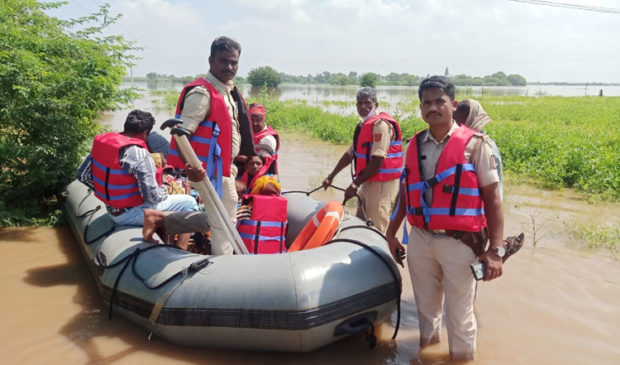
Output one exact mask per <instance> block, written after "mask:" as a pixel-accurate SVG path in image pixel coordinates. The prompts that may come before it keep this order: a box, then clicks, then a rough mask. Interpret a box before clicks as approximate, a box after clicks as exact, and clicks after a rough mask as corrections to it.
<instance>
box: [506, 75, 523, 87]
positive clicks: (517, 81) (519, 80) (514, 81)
mask: <svg viewBox="0 0 620 365" xmlns="http://www.w3.org/2000/svg"><path fill="white" fill-rule="evenodd" d="M506 78H507V79H508V81H510V84H511V85H512V86H526V85H527V80H525V77H523V76H521V75H518V74H511V75H508V76H506Z"/></svg>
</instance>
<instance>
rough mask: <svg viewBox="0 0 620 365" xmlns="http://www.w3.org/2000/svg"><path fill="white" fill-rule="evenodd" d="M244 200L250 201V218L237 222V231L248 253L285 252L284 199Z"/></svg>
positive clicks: (254, 196) (247, 197)
mask: <svg viewBox="0 0 620 365" xmlns="http://www.w3.org/2000/svg"><path fill="white" fill-rule="evenodd" d="M244 199H251V200H252V217H251V219H244V220H241V221H239V222H237V230H238V231H239V235H240V236H241V239H242V240H243V243H245V246H246V247H247V248H248V252H250V253H254V254H260V253H282V252H286V242H285V236H284V235H285V233H286V204H287V202H286V198H283V197H281V196H270V195H249V196H248V195H246V196H245V197H244Z"/></svg>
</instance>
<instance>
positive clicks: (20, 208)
mask: <svg viewBox="0 0 620 365" xmlns="http://www.w3.org/2000/svg"><path fill="white" fill-rule="evenodd" d="M61 5H62V3H43V2H40V1H36V0H3V1H2V2H0V166H2V168H1V169H0V215H1V217H0V218H1V219H0V225H3V226H4V225H13V224H21V223H24V224H32V223H33V222H36V221H35V220H34V219H37V218H43V217H46V216H47V214H48V213H49V212H48V211H46V209H47V208H48V202H49V198H52V197H54V196H55V195H56V194H57V193H58V192H59V191H60V190H61V189H62V188H63V187H64V186H65V185H66V184H67V183H68V182H69V181H71V180H73V179H74V178H75V172H76V168H77V166H78V164H79V162H80V161H81V159H82V157H83V156H84V155H85V153H86V152H87V150H88V148H89V147H90V144H91V143H92V137H93V136H94V135H95V134H96V133H97V132H98V131H99V128H100V127H99V124H98V123H96V122H95V120H96V118H98V117H99V116H100V114H101V112H103V111H105V110H113V109H115V108H116V107H117V106H118V105H119V103H121V102H127V101H129V100H130V98H131V97H132V96H133V95H134V93H133V91H132V90H126V89H125V90H123V89H121V88H120V85H121V83H122V79H123V76H124V74H125V70H126V67H127V66H128V65H129V64H130V63H131V60H132V59H133V57H132V56H131V55H129V54H128V51H130V50H131V49H133V48H132V45H131V44H130V43H128V42H126V41H125V40H124V39H123V38H122V37H119V36H103V35H102V31H103V29H104V28H105V27H106V26H107V25H109V24H111V23H113V22H114V21H116V20H117V19H118V17H119V16H116V17H114V16H110V14H109V13H108V6H107V5H104V6H102V7H101V8H100V10H99V12H98V13H96V14H91V15H90V16H85V17H82V18H79V19H74V20H70V21H65V20H60V19H58V18H55V17H51V16H48V15H47V14H46V13H45V10H48V9H53V8H58V7H60V6H61ZM52 209H55V207H52ZM52 211H53V210H52ZM48 222H49V221H48Z"/></svg>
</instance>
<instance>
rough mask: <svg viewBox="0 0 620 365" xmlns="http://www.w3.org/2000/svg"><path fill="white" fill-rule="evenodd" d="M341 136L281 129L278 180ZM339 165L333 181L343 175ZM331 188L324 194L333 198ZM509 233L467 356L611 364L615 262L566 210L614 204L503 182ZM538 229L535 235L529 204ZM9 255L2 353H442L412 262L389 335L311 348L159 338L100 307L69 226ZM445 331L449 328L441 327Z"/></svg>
mask: <svg viewBox="0 0 620 365" xmlns="http://www.w3.org/2000/svg"><path fill="white" fill-rule="evenodd" d="M345 148H346V147H345V146H333V145H330V144H326V143H323V142H320V141H309V140H308V139H307V138H304V137H300V136H297V135H284V138H283V149H282V153H281V156H282V157H281V158H282V161H281V172H282V175H281V180H282V183H283V185H284V189H285V190H286V189H302V190H306V189H309V188H310V187H316V186H318V184H319V182H320V180H321V179H322V177H323V176H324V175H325V174H327V173H328V172H329V169H330V168H331V166H333V164H335V163H336V161H337V159H338V158H339V156H340V154H341V153H342V152H343V150H344V149H345ZM347 179H348V177H347V172H345V171H343V172H342V173H341V174H340V175H339V176H338V177H337V179H336V184H337V185H341V186H345V185H346V184H347ZM340 194H341V193H339V192H335V191H328V192H317V193H316V194H315V197H316V198H317V199H320V200H324V201H326V200H331V199H340V198H341V195H340ZM505 196H506V201H505V203H504V209H505V215H506V230H505V232H506V234H507V235H508V234H514V233H518V232H521V231H523V232H525V234H526V245H525V247H524V248H523V249H522V250H521V252H519V253H518V254H517V255H515V256H514V257H512V258H511V259H510V261H509V262H508V263H507V265H506V266H505V273H504V276H503V277H502V278H501V279H499V280H496V281H493V282H491V283H482V284H481V285H480V286H479V287H478V295H477V299H476V313H477V318H478V322H479V326H480V329H479V335H478V354H477V360H476V361H474V362H472V363H473V364H617V363H618V361H619V360H620V347H618V345H617V344H618V338H620V325H619V324H620V323H619V322H618V318H620V307H619V306H618V305H617V303H618V301H620V279H618V278H620V262H619V261H617V260H614V259H612V258H609V257H608V254H606V253H600V254H599V253H596V252H593V251H586V250H583V249H578V248H576V246H578V242H576V241H575V240H574V239H573V238H572V236H571V235H569V234H568V233H567V230H566V229H565V223H563V222H564V221H567V220H569V219H576V220H578V221H581V222H587V221H593V222H596V221H601V220H606V221H610V222H615V223H616V224H620V222H618V219H619V217H620V207H619V206H618V205H617V204H598V205H591V204H588V203H587V202H585V201H583V200H579V199H578V197H576V196H574V195H572V194H570V193H567V192H543V191H540V190H537V189H534V188H531V187H528V186H513V185H508V186H507V187H506V192H505ZM533 212H537V214H538V216H537V217H538V218H537V219H539V222H538V225H539V228H538V232H537V234H538V236H539V240H538V242H537V245H536V247H533V242H532V237H533V231H532V222H531V216H532V213H533ZM0 255H1V257H3V258H4V259H5V267H4V269H3V270H2V274H0V284H1V285H2V288H3V289H4V290H5V295H3V298H4V300H2V301H1V302H0V313H2V314H0V318H2V320H1V323H2V324H3V325H2V326H1V327H0V351H1V352H2V354H3V362H4V363H7V364H40V363H48V364H56V363H63V364H135V363H149V364H151V365H157V364H167V365H169V364H205V363H208V364H272V363H281V364H317V363H321V364H408V363H412V364H429V365H430V364H444V363H449V362H448V360H447V353H448V350H447V337H445V334H444V337H442V344H439V345H435V346H432V347H430V348H426V349H424V351H422V352H419V348H418V341H419V338H418V330H417V320H416V307H415V302H414V300H413V292H412V288H411V282H410V280H409V275H408V273H407V269H406V268H405V269H401V274H402V277H403V295H402V318H401V327H400V329H399V334H398V337H397V339H396V341H392V340H391V339H390V338H391V336H392V333H393V331H394V327H393V323H395V318H394V317H393V321H392V323H386V324H384V325H382V326H381V327H380V328H379V329H378V338H379V344H378V345H377V347H376V348H375V349H374V350H368V348H367V344H366V342H365V340H364V338H363V336H361V335H360V336H354V337H351V338H348V339H345V340H343V341H340V342H337V343H334V344H332V345H329V346H327V347H325V348H322V349H320V350H318V351H314V352H312V353H308V354H281V353H255V352H252V353H248V352H234V351H223V350H214V349H198V348H188V347H183V346H179V345H174V344H170V343H168V342H165V341H164V340H161V339H158V338H152V339H151V340H150V341H149V340H148V338H147V336H148V333H147V332H146V331H145V330H143V329H142V328H138V327H137V326H134V325H133V324H131V323H129V322H127V321H126V320H124V319H122V318H120V317H115V318H114V319H112V320H108V318H107V308H106V307H105V306H104V305H103V302H102V300H101V298H100V296H99V293H98V292H97V289H96V287H95V282H94V280H93V279H92V277H91V274H90V272H89V270H88V268H87V266H86V264H85V262H84V259H83V257H82V256H81V253H80V251H79V248H78V246H77V242H76V240H75V239H74V237H73V235H72V232H71V230H70V229H69V228H68V227H65V228H58V229H52V228H19V229H3V230H1V231H0ZM444 332H445V331H444Z"/></svg>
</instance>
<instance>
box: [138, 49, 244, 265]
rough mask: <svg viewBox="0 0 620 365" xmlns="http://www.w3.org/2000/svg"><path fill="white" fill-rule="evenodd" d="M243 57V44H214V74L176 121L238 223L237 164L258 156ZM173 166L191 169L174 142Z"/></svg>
mask: <svg viewBox="0 0 620 365" xmlns="http://www.w3.org/2000/svg"><path fill="white" fill-rule="evenodd" d="M240 55H241V45H240V44H239V43H238V42H236V41H235V40H233V39H230V38H228V37H219V38H217V39H215V40H214V41H213V43H212V44H211V55H210V56H209V73H208V74H207V75H206V76H205V77H204V78H202V77H201V78H199V79H197V80H194V81H192V82H191V83H189V84H187V85H186V86H185V87H184V88H183V91H182V92H181V95H180V97H179V101H178V103H177V110H176V117H177V118H180V119H181V120H182V121H183V124H182V127H183V128H185V129H187V130H189V131H190V132H191V133H192V136H190V138H189V140H190V144H191V145H192V148H193V149H194V151H195V152H196V155H197V156H198V159H199V160H201V161H202V163H203V168H204V169H205V170H206V173H207V176H208V177H209V179H210V180H211V181H212V183H213V185H214V187H215V189H216V191H217V192H218V194H219V195H220V197H221V199H222V203H223V204H224V207H225V208H226V210H227V211H228V214H229V215H230V219H231V221H233V222H235V221H236V207H237V201H238V197H237V190H236V188H235V177H236V175H237V166H235V164H234V163H233V161H234V160H241V161H243V160H245V159H247V155H252V154H254V144H253V141H252V131H251V125H250V119H249V116H248V108H247V104H246V102H245V100H244V99H243V97H242V95H241V92H240V91H239V90H238V89H237V87H236V86H235V84H234V82H233V79H234V78H235V75H236V74H237V70H238V68H239V56H240ZM168 163H169V164H170V165H172V166H174V167H177V168H180V169H184V168H185V162H184V161H182V160H181V158H180V156H179V153H178V151H177V149H176V145H175V142H174V139H173V140H172V141H171V144H170V154H169V158H168ZM207 209H208V208H207ZM146 218H147V217H145V219H146ZM213 251H214V252H213V253H214V254H222V253H232V247H226V248H220V247H215V246H213Z"/></svg>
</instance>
